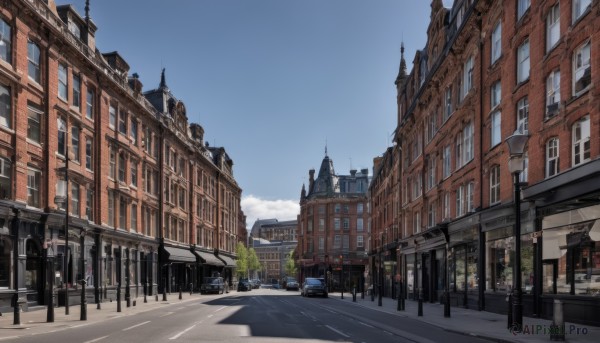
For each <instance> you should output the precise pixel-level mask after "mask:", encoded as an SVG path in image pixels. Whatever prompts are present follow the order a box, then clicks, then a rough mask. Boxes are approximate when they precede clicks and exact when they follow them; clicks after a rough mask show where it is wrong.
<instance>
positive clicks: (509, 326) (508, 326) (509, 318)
mask: <svg viewBox="0 0 600 343" xmlns="http://www.w3.org/2000/svg"><path fill="white" fill-rule="evenodd" d="M512 295H513V294H512V291H511V292H509V293H508V294H507V295H506V301H507V303H508V312H507V313H508V316H507V317H508V322H507V323H506V328H507V329H509V330H510V329H511V328H512V326H513V320H512Z"/></svg>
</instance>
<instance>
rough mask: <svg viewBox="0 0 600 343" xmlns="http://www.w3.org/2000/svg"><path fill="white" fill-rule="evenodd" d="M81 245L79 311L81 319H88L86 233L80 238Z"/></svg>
mask: <svg viewBox="0 0 600 343" xmlns="http://www.w3.org/2000/svg"><path fill="white" fill-rule="evenodd" d="M80 246H81V249H80V251H81V253H80V255H81V301H80V306H81V309H80V311H79V320H87V303H86V301H85V285H86V281H85V258H84V257H85V254H84V252H85V234H83V235H81V239H80Z"/></svg>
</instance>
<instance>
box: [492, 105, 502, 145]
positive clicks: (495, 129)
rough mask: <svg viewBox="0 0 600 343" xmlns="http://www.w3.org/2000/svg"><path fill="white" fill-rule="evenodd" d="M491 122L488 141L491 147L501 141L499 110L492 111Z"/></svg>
mask: <svg viewBox="0 0 600 343" xmlns="http://www.w3.org/2000/svg"><path fill="white" fill-rule="evenodd" d="M491 119H492V123H491V131H490V133H491V135H490V142H491V147H492V148H493V147H495V146H496V145H498V144H500V141H501V136H502V134H501V130H500V120H501V115H500V111H495V112H494V113H492V118H491Z"/></svg>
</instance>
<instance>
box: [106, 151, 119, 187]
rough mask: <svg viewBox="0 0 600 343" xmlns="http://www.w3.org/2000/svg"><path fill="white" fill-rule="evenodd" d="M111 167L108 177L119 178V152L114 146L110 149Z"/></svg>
mask: <svg viewBox="0 0 600 343" xmlns="http://www.w3.org/2000/svg"><path fill="white" fill-rule="evenodd" d="M109 164H110V168H109V171H108V177H110V178H111V179H113V180H115V179H116V178H117V153H116V152H115V149H114V148H111V149H110V160H109Z"/></svg>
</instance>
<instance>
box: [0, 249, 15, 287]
mask: <svg viewBox="0 0 600 343" xmlns="http://www.w3.org/2000/svg"><path fill="white" fill-rule="evenodd" d="M11 252H12V248H11V244H10V242H9V241H8V239H6V238H3V237H0V289H9V288H10V287H11V282H10V281H11V280H10V270H11V268H10V267H11V265H10V262H11V257H10V255H11Z"/></svg>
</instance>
